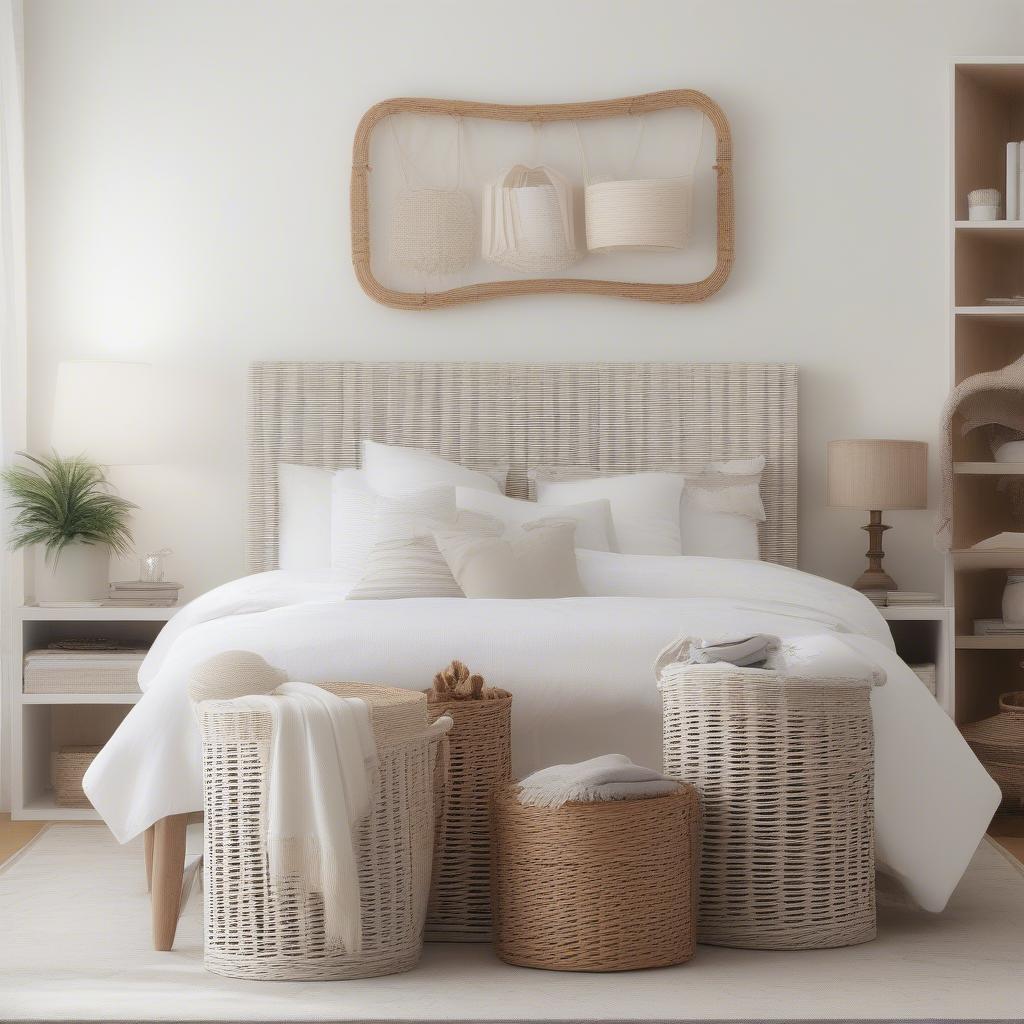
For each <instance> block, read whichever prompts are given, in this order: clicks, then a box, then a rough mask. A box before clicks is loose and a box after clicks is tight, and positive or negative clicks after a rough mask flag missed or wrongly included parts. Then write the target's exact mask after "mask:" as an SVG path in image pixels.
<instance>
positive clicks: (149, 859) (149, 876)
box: [142, 825, 156, 892]
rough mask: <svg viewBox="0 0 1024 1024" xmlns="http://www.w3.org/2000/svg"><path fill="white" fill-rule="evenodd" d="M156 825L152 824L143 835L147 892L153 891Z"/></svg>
mask: <svg viewBox="0 0 1024 1024" xmlns="http://www.w3.org/2000/svg"><path fill="white" fill-rule="evenodd" d="M155 833H156V825H150V826H149V828H147V829H146V831H145V832H144V833H143V835H142V842H143V849H144V850H145V854H146V892H152V891H153V838H154V835H155Z"/></svg>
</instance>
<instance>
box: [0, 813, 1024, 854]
mask: <svg viewBox="0 0 1024 1024" xmlns="http://www.w3.org/2000/svg"><path fill="white" fill-rule="evenodd" d="M44 824H45V822H42V821H11V816H10V815H9V814H0V864H2V863H3V862H4V861H5V860H7V858H8V857H12V856H14V854H16V853H17V852H18V850H20V849H21V848H22V847H23V846H24V845H25V844H26V843H27V842H28V841H29V840H30V839H31V838H32V837H33V836H34V835H36V834H37V833H38V832H39V831H40V829H42V827H43V825H44ZM988 831H989V835H990V836H992V838H993V839H995V840H996V842H998V843H999V844H1000V845H1001V846H1004V847H1005V848H1006V849H1007V850H1009V851H1010V853H1012V854H1013V855H1014V857H1016V858H1017V860H1019V861H1020V862H1021V863H1022V864H1024V814H997V815H996V816H995V818H994V820H993V821H992V825H991V826H990V827H989V830H988Z"/></svg>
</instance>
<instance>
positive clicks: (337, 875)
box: [234, 682, 377, 953]
mask: <svg viewBox="0 0 1024 1024" xmlns="http://www.w3.org/2000/svg"><path fill="white" fill-rule="evenodd" d="M234 703H235V704H236V705H238V706H240V707H248V708H252V709H254V710H260V711H265V712H267V713H269V714H270V716H271V718H272V720H273V740H272V742H271V749H270V763H269V765H268V779H267V793H266V815H265V827H266V850H267V868H268V872H269V876H270V883H271V885H272V886H282V885H284V884H287V885H289V886H297V887H298V889H299V891H300V893H301V894H302V895H304V896H308V895H309V894H311V893H320V894H321V895H322V896H323V904H324V930H325V932H326V937H327V943H328V946H331V947H336V946H338V945H339V944H344V947H345V949H346V950H348V951H349V952H351V953H357V952H359V950H360V949H361V948H362V922H361V917H360V892H359V871H358V863H357V851H356V830H357V827H358V825H359V823H360V822H361V821H362V820H363V819H365V818H366V816H367V815H368V814H369V813H370V809H371V803H372V797H373V785H374V773H375V771H376V768H377V744H376V740H375V739H374V735H373V726H372V724H371V721H370V711H369V708H368V707H367V704H366V702H365V701H363V700H360V699H358V698H354V697H353V698H343V697H338V696H336V695H335V694H333V693H331V692H330V691H328V690H324V689H323V688H321V687H319V686H312V685H310V684H309V683H294V682H292V683H284V684H283V685H281V686H279V687H278V688H277V689H276V690H275V691H274V692H273V693H271V694H268V695H260V696H249V697H239V698H237V699H236V700H235V701H234Z"/></svg>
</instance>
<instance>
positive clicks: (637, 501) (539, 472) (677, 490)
mask: <svg viewBox="0 0 1024 1024" xmlns="http://www.w3.org/2000/svg"><path fill="white" fill-rule="evenodd" d="M532 475H533V478H534V481H535V484H536V490H537V502H538V503H539V504H541V505H544V506H548V505H576V504H579V503H580V502H584V501H599V500H601V499H607V501H608V502H609V503H610V504H611V510H612V523H613V525H614V529H615V539H616V540H617V542H618V548H619V551H621V552H623V553H624V554H629V555H678V554H680V553H681V551H682V542H681V539H680V535H679V501H680V497H681V495H682V492H683V477H682V476H681V475H680V474H678V473H630V474H626V475H623V476H595V477H592V478H591V479H588V480H571V479H570V480H558V479H550V475H556V476H557V475H558V468H557V467H553V469H552V470H551V471H548V470H547V469H546V468H545V467H538V468H537V469H536V470H534V472H533V474H532Z"/></svg>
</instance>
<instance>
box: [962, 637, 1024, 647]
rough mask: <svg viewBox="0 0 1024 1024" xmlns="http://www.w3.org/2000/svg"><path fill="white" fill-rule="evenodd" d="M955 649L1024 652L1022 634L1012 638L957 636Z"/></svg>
mask: <svg viewBox="0 0 1024 1024" xmlns="http://www.w3.org/2000/svg"><path fill="white" fill-rule="evenodd" d="M956 649H957V650H958V651H1024V633H1022V634H1020V635H1018V636H1014V635H1012V634H1004V635H1003V636H974V635H973V634H968V635H966V636H958V637H957V638H956Z"/></svg>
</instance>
